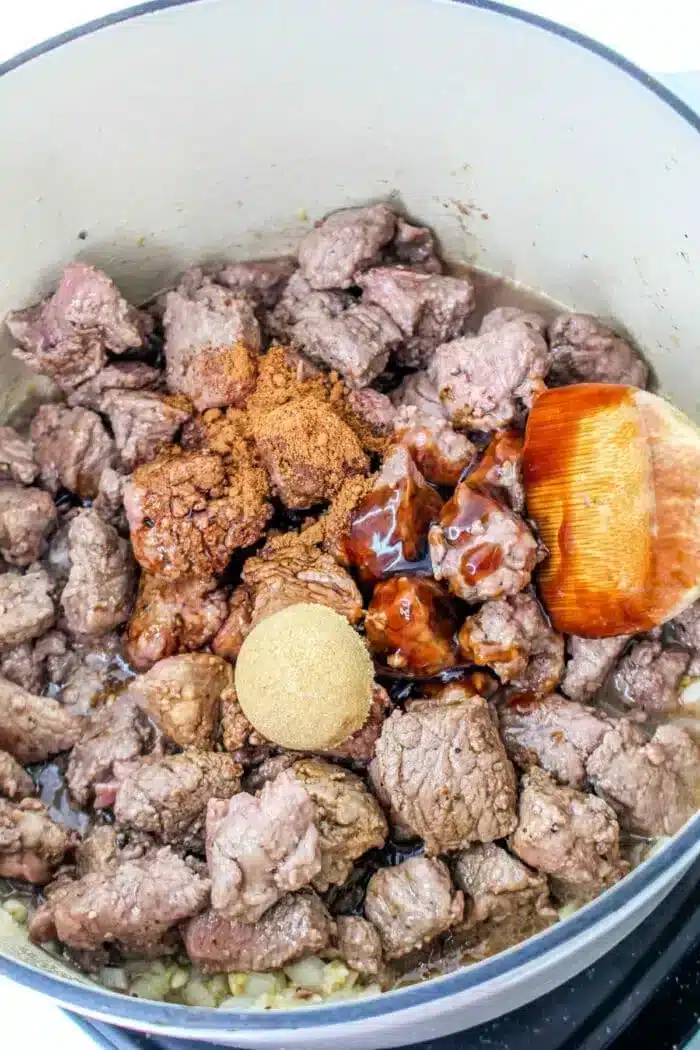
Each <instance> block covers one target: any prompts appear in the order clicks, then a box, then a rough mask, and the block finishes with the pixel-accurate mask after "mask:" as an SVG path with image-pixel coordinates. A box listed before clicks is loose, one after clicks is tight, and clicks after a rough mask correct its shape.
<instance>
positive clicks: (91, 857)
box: [75, 824, 118, 878]
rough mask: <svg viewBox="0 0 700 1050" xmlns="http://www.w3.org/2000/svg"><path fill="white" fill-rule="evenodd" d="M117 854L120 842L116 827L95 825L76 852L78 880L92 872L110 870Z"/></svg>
mask: <svg viewBox="0 0 700 1050" xmlns="http://www.w3.org/2000/svg"><path fill="white" fill-rule="evenodd" d="M117 852H118V840H117V832H116V829H115V827H114V825H112V824H97V825H95V826H94V827H93V828H91V830H90V833H89V834H88V836H87V837H86V838H84V839H83V840H82V841H81V842H80V843H79V844H78V846H77V847H76V850H75V870H76V873H77V875H78V878H82V876H83V875H87V874H88V873H89V872H91V871H105V870H108V869H109V867H110V865H111V863H112V861H113V860H114V859H115V858H116V856H117Z"/></svg>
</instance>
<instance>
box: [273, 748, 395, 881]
mask: <svg viewBox="0 0 700 1050" xmlns="http://www.w3.org/2000/svg"><path fill="white" fill-rule="evenodd" d="M292 773H293V775H294V776H295V777H296V779H297V780H298V781H299V783H300V784H302V785H303V787H304V788H305V790H306V793H307V794H308V795H309V797H310V798H311V800H312V802H313V804H314V808H315V818H314V819H315V823H316V826H317V828H318V833H319V838H320V846H321V870H320V872H319V873H318V875H316V876H315V877H314V879H313V886H314V888H315V889H317V890H318V891H319V892H321V893H322V892H325V891H326V890H327V889H328V887H329V886H332V885H340V883H342V882H345V880H346V878H347V877H348V875H349V874H350V872H351V871H352V867H353V864H354V862H355V861H356V860H357V858H358V857H361V856H362V854H363V853H366V852H367V850H369V849H373V848H374V847H380V846H383V845H384V842H385V840H386V836H387V831H388V829H387V823H386V819H385V817H384V814H383V813H382V810H381V808H380V806H379V804H378V802H377V800H376V799H375V798H374V796H373V795H371V794H370V792H369V791H368V790H367V788H366V787H365V785H364V783H363V781H362V780H361V779H360V777H358V776H355V774H354V773H350V772H348V770H346V769H343V768H342V766H335V765H332V764H331V763H330V762H321V761H319V760H318V759H313V758H305V759H302V760H301V761H300V762H297V763H296V765H294V766H292Z"/></svg>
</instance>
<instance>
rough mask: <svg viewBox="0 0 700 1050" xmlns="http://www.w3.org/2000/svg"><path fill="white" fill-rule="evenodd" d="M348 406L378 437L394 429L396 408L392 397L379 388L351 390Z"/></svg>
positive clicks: (384, 435)
mask: <svg viewBox="0 0 700 1050" xmlns="http://www.w3.org/2000/svg"><path fill="white" fill-rule="evenodd" d="M348 406H349V407H350V409H351V411H352V412H354V414H355V415H356V416H357V417H358V419H361V420H362V422H363V423H365V424H366V425H367V426H368V427H369V429H370V430H371V431H372V433H373V434H375V435H376V436H377V437H386V436H387V435H388V434H390V433H391V431H392V430H393V427H394V418H395V416H396V409H395V408H394V406H393V404H392V401H391V398H389V397H387V396H386V394H382V393H380V392H379V390H373V389H372V388H371V387H365V389H364V390H351V391H350V393H349V395H348Z"/></svg>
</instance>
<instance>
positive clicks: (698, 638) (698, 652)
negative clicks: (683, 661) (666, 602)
mask: <svg viewBox="0 0 700 1050" xmlns="http://www.w3.org/2000/svg"><path fill="white" fill-rule="evenodd" d="M669 626H670V627H671V629H672V630H673V633H674V635H675V638H676V640H677V641H678V642H679V644H680V645H685V646H687V648H688V649H690V652H691V663H690V666H689V667H688V674H689V675H691V676H693V677H694V676H697V675H700V601H696V602H694V604H693V605H691V606H689V607H688V608H687V609H686V610H685V612H683V613H681V615H680V616H676V618H675V619H674V620H671V621H670V624H669Z"/></svg>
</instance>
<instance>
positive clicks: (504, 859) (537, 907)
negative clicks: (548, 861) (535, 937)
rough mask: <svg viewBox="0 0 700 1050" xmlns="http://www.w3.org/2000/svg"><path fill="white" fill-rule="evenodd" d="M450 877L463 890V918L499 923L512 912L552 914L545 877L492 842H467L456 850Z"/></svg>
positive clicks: (474, 921) (471, 920)
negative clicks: (469, 844) (468, 844)
mask: <svg viewBox="0 0 700 1050" xmlns="http://www.w3.org/2000/svg"><path fill="white" fill-rule="evenodd" d="M454 880H455V884H456V885H457V886H458V887H459V889H461V890H463V892H464V899H465V902H466V904H465V916H464V918H465V922H466V923H467V924H468V925H470V926H472V925H475V924H476V923H478V922H493V923H501V922H503V921H504V920H506V919H510V917H511V916H513V915H516V914H520V915H522V914H528V913H532V912H537V913H538V914H540V915H543V916H545V917H547V918H551V917H553V915H554V914H555V913H554V911H553V909H552V907H551V904H550V902H549V887H548V885H547V879H546V878H545V876H544V875H541V874H540V873H539V872H536V871H530V869H529V868H527V867H525V865H524V864H523V863H522V862H521V861H519V860H518V858H517V857H514V856H513V855H512V854H511V853H509V852H508V851H507V850H505V849H503V848H502V847H501V846H497V845H496V844H495V842H487V843H484V844H478V845H474V846H470V847H469V849H466V850H463V851H462V852H461V853H459V854H458V856H457V859H456V861H455V865H454Z"/></svg>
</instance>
